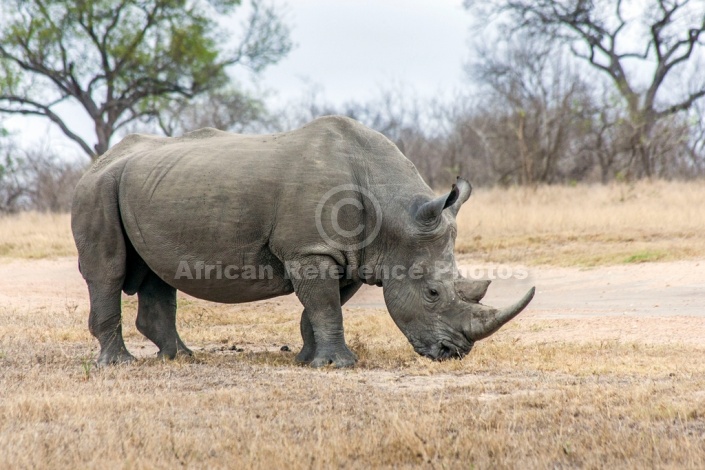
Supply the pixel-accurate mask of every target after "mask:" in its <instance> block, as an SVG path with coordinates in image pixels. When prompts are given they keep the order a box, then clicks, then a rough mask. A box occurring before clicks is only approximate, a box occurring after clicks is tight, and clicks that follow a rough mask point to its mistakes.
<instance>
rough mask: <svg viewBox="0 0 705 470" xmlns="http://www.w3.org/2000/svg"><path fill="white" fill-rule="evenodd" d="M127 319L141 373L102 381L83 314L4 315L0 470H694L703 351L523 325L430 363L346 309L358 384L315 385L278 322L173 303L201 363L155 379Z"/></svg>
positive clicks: (261, 309) (701, 419)
mask: <svg viewBox="0 0 705 470" xmlns="http://www.w3.org/2000/svg"><path fill="white" fill-rule="evenodd" d="M134 307H135V305H134V301H132V300H131V299H129V300H128V301H127V302H126V307H125V311H126V313H125V317H126V318H125V325H126V337H127V341H128V347H130V348H131V350H132V351H133V352H135V353H138V354H141V356H143V358H142V359H139V360H138V361H137V362H136V363H134V364H132V365H128V366H120V367H113V368H109V369H106V370H96V369H94V368H93V367H92V365H91V364H92V362H91V361H92V359H93V357H94V356H95V354H96V352H97V351H96V345H95V342H94V341H93V340H92V339H91V338H90V336H89V335H88V333H87V331H86V327H85V319H86V315H87V312H86V311H85V306H83V304H82V305H81V306H80V307H76V304H74V303H71V302H67V303H66V304H65V305H62V304H61V302H56V303H53V304H52V305H43V306H38V305H36V306H34V307H32V308H15V309H5V310H4V311H2V313H1V314H0V383H1V384H2V387H0V468H48V467H51V468H101V469H104V468H173V467H188V468H280V467H285V468H293V469H297V468H335V467H345V468H379V467H382V468H384V467H386V468H390V467H394V468H417V467H421V468H565V467H581V468H615V467H631V468H644V467H654V468H703V466H705V412H704V411H703V410H705V391H704V390H705V348H703V347H702V346H693V345H686V344H679V343H677V342H674V343H660V342H651V343H649V342H646V343H622V342H619V341H592V342H591V341H587V342H581V343H576V342H564V341H560V340H555V341H545V340H537V339H536V338H537V337H536V336H534V332H535V330H536V329H541V328H542V326H546V327H548V326H555V324H554V323H553V322H550V325H549V322H548V321H547V320H543V321H538V320H537V321H533V322H528V323H523V322H516V323H513V324H512V328H510V329H508V330H506V331H502V332H500V333H498V334H496V335H495V336H493V337H492V338H491V339H489V340H486V341H483V342H480V343H478V345H477V346H476V349H475V350H474V351H473V352H472V353H471V355H470V356H469V357H468V358H466V359H465V360H463V361H452V362H445V363H432V362H430V361H427V360H425V359H422V358H419V357H418V356H416V355H415V353H414V352H413V351H412V350H411V347H410V346H409V345H408V343H407V342H406V339H405V338H404V337H403V336H402V335H401V333H400V332H399V331H398V330H397V329H396V327H395V326H394V325H393V323H392V321H391V319H390V318H389V316H388V314H387V313H386V312H385V311H383V310H375V309H354V310H352V311H350V312H348V315H347V320H346V328H347V330H348V332H349V335H350V338H349V340H350V341H349V342H350V344H351V346H352V347H353V349H355V350H356V352H357V353H358V355H359V356H360V363H359V365H358V367H357V368H355V369H353V370H347V371H337V370H330V369H329V370H312V369H309V368H306V367H298V366H295V365H294V364H293V354H294V352H282V351H280V347H281V346H282V345H289V346H290V347H291V349H293V350H295V349H296V348H297V347H299V346H300V338H299V336H298V326H297V321H296V315H295V314H292V312H291V311H290V310H291V309H290V305H289V306H285V305H283V304H282V303H280V302H278V301H276V300H274V301H268V302H262V303H257V304H249V305H243V306H228V305H216V304H210V303H206V302H201V301H197V300H192V299H181V300H180V309H181V310H180V324H181V333H182V336H183V337H184V338H186V339H187V341H188V342H189V343H190V344H192V345H205V346H203V347H199V348H197V350H196V356H195V358H193V359H186V358H184V359H179V360H177V361H174V362H162V361H159V360H157V359H155V358H154V357H153V352H154V349H153V346H151V345H149V344H148V343H146V342H144V340H143V339H142V338H141V336H140V335H139V334H138V333H137V332H136V331H135V329H134V327H133V326H132V324H133V322H134V317H135V311H134ZM575 322H577V320H576V321H575ZM573 326H575V325H573ZM233 346H237V348H240V349H242V351H240V352H236V351H234V350H232V349H231V348H232V347H233Z"/></svg>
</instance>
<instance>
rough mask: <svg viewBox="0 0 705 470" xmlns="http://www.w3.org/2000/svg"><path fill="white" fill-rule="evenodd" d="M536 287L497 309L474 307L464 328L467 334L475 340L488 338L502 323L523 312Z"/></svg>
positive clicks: (482, 306)
mask: <svg viewBox="0 0 705 470" xmlns="http://www.w3.org/2000/svg"><path fill="white" fill-rule="evenodd" d="M535 292H536V287H532V288H531V289H529V291H528V292H527V293H526V294H525V295H524V297H523V298H522V299H521V300H520V301H519V302H517V303H515V304H514V305H512V306H510V307H507V308H504V309H496V308H492V307H487V306H485V305H481V304H477V305H474V306H473V307H472V310H471V313H470V318H469V322H468V324H467V326H466V328H464V330H465V331H464V333H465V335H466V336H467V337H468V338H470V339H471V340H473V341H477V340H480V339H483V338H487V337H488V336H490V335H491V334H492V333H494V332H495V331H497V330H499V329H500V328H501V327H502V325H504V324H505V323H507V322H508V321H509V320H511V319H512V318H514V317H516V316H517V315H519V313H521V311H522V310H524V309H525V308H526V306H527V305H529V302H531V299H533V298H534V293H535Z"/></svg>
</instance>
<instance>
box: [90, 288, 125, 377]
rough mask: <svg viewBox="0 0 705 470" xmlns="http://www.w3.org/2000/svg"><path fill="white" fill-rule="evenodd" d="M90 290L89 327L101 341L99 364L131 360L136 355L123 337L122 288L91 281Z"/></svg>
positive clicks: (104, 364) (100, 365)
mask: <svg viewBox="0 0 705 470" xmlns="http://www.w3.org/2000/svg"><path fill="white" fill-rule="evenodd" d="M88 292H89V295H90V301H91V307H90V315H89V318H88V328H89V330H90V331H91V333H92V334H93V336H95V337H96V338H98V342H99V343H100V355H99V356H98V359H97V361H96V363H97V365H98V366H99V367H104V366H108V365H111V364H120V363H126V362H131V361H132V360H134V357H133V356H132V354H130V353H129V352H128V351H127V348H126V347H125V342H124V340H123V338H122V317H121V311H120V296H121V294H122V293H121V291H120V288H117V289H109V288H105V287H104V286H101V285H96V284H93V283H89V284H88Z"/></svg>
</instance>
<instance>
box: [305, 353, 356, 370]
mask: <svg viewBox="0 0 705 470" xmlns="http://www.w3.org/2000/svg"><path fill="white" fill-rule="evenodd" d="M356 362H357V356H355V353H353V352H352V351H350V350H349V349H348V348H345V350H344V351H336V352H334V353H332V354H316V356H315V357H314V358H313V360H312V361H311V362H310V365H311V367H316V368H318V367H326V366H331V365H332V366H333V367H336V368H345V367H353V366H355V363H356Z"/></svg>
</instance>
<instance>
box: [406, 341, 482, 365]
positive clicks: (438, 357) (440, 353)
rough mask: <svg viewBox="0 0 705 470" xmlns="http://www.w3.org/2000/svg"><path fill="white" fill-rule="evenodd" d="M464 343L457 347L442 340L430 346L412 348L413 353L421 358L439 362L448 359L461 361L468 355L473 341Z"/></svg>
mask: <svg viewBox="0 0 705 470" xmlns="http://www.w3.org/2000/svg"><path fill="white" fill-rule="evenodd" d="M464 343H465V344H463V345H461V346H458V345H456V344H455V343H453V342H450V341H445V340H442V341H439V342H438V343H435V344H433V345H430V346H421V347H417V346H414V351H416V352H417V353H418V354H419V355H421V356H423V357H426V358H428V359H432V360H434V361H439V362H441V361H447V360H449V359H462V358H464V357H465V356H467V355H468V353H469V352H470V351H471V350H472V347H473V346H474V341H468V342H464Z"/></svg>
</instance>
